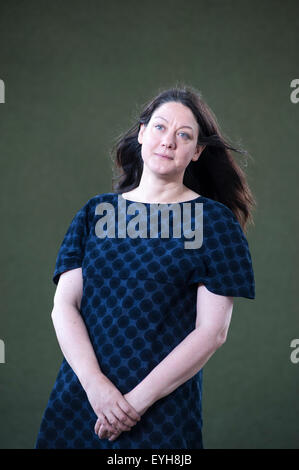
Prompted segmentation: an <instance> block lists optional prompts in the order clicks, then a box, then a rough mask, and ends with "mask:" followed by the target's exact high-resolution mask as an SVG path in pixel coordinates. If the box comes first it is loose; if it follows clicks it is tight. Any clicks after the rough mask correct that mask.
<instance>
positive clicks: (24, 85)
mask: <svg viewBox="0 0 299 470" xmlns="http://www.w3.org/2000/svg"><path fill="white" fill-rule="evenodd" d="M298 18H299V4H298V2H297V1H291V0H286V1H284V2H281V1H279V0H269V1H265V0H258V1H257V0H254V1H253V0H251V1H244V0H241V1H232V0H223V1H221V0H211V1H203V0H196V1H195V0H194V1H190V0H189V1H188V0H186V1H184V2H182V1H181V0H165V1H163V2H161V1H155V0H154V1H151V2H141V1H137V0H133V1H132V0H128V1H126V2H123V1H115V0H111V1H109V2H108V3H107V2H104V1H100V0H98V1H96V0H90V1H87V2H86V1H83V0H81V1H78V0H77V1H73V0H72V1H70V0H63V1H58V0H52V1H51V2H46V1H40V0H38V1H37V0H36V1H35V0H34V1H31V0H29V1H26V2H24V1H16V0H9V1H8V0H6V1H1V5H0V44H1V50H0V79H1V82H0V83H1V87H0V92H1V97H0V158H1V172H0V174H1V184H0V190H1V199H0V204H1V232H0V235H1V284H0V285H1V313H0V315H1V317H0V339H1V354H2V361H0V362H1V363H0V422H1V431H0V447H1V448H3V449H4V448H25V449H30V448H32V447H33V446H34V442H35V439H36V435H37V432H38V429H39V425H40V421H41V418H42V413H43V411H44V409H45V406H46V403H47V400H48V397H49V394H50V391H51V389H52V386H53V384H54V381H55V378H56V375H57V372H58V369H59V366H60V362H61V359H62V353H61V352H60V349H59V346H58V343H57V340H56V336H55V333H54V329H53V326H52V321H51V317H50V313H51V310H52V305H53V303H52V302H53V296H54V292H55V286H54V284H53V283H52V274H53V270H54V265H55V260H56V256H57V253H58V249H59V246H60V243H61V242H62V239H63V237H64V234H65V232H66V229H67V227H68V226H69V223H70V221H71V219H72V217H73V216H74V214H75V213H76V212H77V210H78V209H79V208H80V207H82V206H83V205H84V204H85V202H86V201H87V200H88V199H89V198H91V197H93V196H95V195H96V194H99V193H104V192H111V191H112V186H111V179H112V162H111V160H110V157H109V150H110V148H111V146H112V143H113V142H114V140H115V139H116V137H117V136H118V135H119V134H120V133H121V132H123V131H124V130H126V129H128V128H129V127H130V126H131V124H132V123H133V121H134V118H135V116H136V113H137V112H138V111H139V110H140V109H141V107H142V105H143V104H144V103H145V102H146V101H147V100H148V99H150V98H152V97H153V96H155V95H156V94H157V93H158V92H159V91H160V90H161V89H164V88H168V87H170V86H173V85H176V84H177V83H185V84H187V85H191V86H194V87H195V88H197V89H198V90H200V91H201V93H202V95H203V97H204V99H205V100H206V101H207V103H208V104H209V105H210V107H211V108H212V110H213V111H214V112H215V114H216V116H217V117H218V120H219V123H220V126H221V127H222V130H223V131H224V133H226V134H227V135H228V136H229V137H231V139H232V140H233V141H234V142H235V143H239V144H241V145H243V147H244V148H246V149H247V150H248V152H249V154H250V155H251V158H247V159H246V160H244V159H242V158H240V157H239V156H236V158H237V160H238V161H239V162H240V164H242V165H243V168H244V169H245V171H246V173H247V175H248V181H249V184H250V186H251V188H252V190H253V192H254V195H255V197H256V199H257V209H256V210H255V212H254V218H255V226H254V227H251V228H250V229H249V232H248V234H247V239H248V242H249V246H250V250H251V255H252V260H253V267H254V272H255V281H256V300H248V299H243V298H236V299H235V306H234V312H233V316H232V323H231V327H230V331H229V335H228V339H227V342H226V343H225V345H224V346H223V347H222V348H220V349H219V350H218V351H217V352H216V354H215V355H214V356H213V357H212V358H211V359H210V361H209V362H208V363H207V365H206V366H205V367H204V373H203V435H204V444H205V447H206V448H207V449H216V448H223V449H240V448H247V449H260V448H266V449H275V448H276V449H277V448H284V449H286V448H298V447H299V445H298V443H299V432H298V426H299V425H298V413H299V401H298V389H299V362H298V358H299V353H298V354H296V351H295V346H296V344H299V339H298V338H299V321H298V300H297V292H298V288H297V283H298V249H297V240H298V218H297V214H298V208H297V201H298V182H297V175H298V169H299V160H298V143H299V138H298V116H299V102H298V101H299V92H298V94H296V91H295V89H294V88H292V86H291V84H292V82H293V81H294V80H296V79H297V80H298V79H299V71H298V46H299V37H298V31H299V25H298ZM294 83H295V84H296V83H299V80H298V82H296V81H295V82H293V85H294ZM298 86H299V85H298V84H297V87H298ZM292 92H293V95H291V94H292ZM292 96H293V99H292ZM296 339H298V342H296V341H294V340H296ZM291 344H293V347H291ZM292 351H293V356H291V354H292ZM0 359H1V358H0Z"/></svg>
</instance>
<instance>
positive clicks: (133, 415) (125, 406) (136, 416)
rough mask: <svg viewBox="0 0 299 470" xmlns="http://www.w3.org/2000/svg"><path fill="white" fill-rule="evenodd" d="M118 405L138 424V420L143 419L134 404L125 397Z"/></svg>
mask: <svg viewBox="0 0 299 470" xmlns="http://www.w3.org/2000/svg"><path fill="white" fill-rule="evenodd" d="M118 406H119V407H120V408H121V410H122V411H123V412H124V413H125V414H126V415H127V416H128V417H129V419H130V420H132V421H133V422H134V424H136V422H137V421H140V420H141V416H140V414H139V413H137V411H136V410H135V408H133V406H131V405H130V403H129V402H128V401H127V400H126V399H125V398H124V397H123V399H122V400H121V401H119V403H118Z"/></svg>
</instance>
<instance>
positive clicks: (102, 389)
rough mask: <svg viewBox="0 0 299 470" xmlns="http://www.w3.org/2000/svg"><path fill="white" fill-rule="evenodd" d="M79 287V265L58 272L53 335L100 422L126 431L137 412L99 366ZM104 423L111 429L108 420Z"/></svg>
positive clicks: (81, 287)
mask: <svg viewBox="0 0 299 470" xmlns="http://www.w3.org/2000/svg"><path fill="white" fill-rule="evenodd" d="M82 290H83V280H82V269H81V268H78V269H72V270H70V271H67V272H65V273H63V274H62V275H61V276H60V279H59V282H58V286H57V289H56V292H55V296H54V307H53V310H52V314H51V316H52V320H53V324H54V328H55V332H56V336H57V339H58V342H59V345H60V348H61V350H62V352H63V355H64V357H65V358H66V360H67V362H68V363H69V365H70V366H71V368H72V369H73V371H74V372H75V374H76V375H77V377H78V379H79V381H80V382H81V384H82V387H83V388H84V390H85V392H86V394H87V397H88V399H89V402H90V404H91V406H92V407H93V410H94V411H95V413H96V415H97V416H98V419H99V420H100V422H105V423H107V421H108V423H111V424H112V425H113V426H115V427H116V429H121V430H123V431H127V430H130V426H133V425H135V424H136V422H137V421H139V420H140V415H139V413H137V412H136V410H135V409H134V408H133V406H131V405H130V404H129V403H128V402H127V400H126V399H125V398H124V397H123V395H122V394H121V393H120V391H119V390H118V389H117V388H116V387H115V386H114V384H113V383H112V382H111V381H110V380H109V379H108V377H106V376H105V375H104V374H103V373H102V371H101V369H100V365H99V363H98V360H97V357H96V355H95V352H94V350H93V347H92V344H91V341H90V338H89V335H88V331H87V329H86V326H85V323H84V321H83V318H82V316H81V314H80V306H81V299H82ZM107 427H108V428H109V429H110V430H111V431H112V430H113V428H112V427H111V426H109V424H107Z"/></svg>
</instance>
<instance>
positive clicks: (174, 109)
mask: <svg viewBox="0 0 299 470" xmlns="http://www.w3.org/2000/svg"><path fill="white" fill-rule="evenodd" d="M158 116H161V117H164V118H165V119H167V120H168V121H169V122H171V121H174V122H177V123H180V124H182V125H184V124H186V125H189V126H190V125H191V126H192V127H193V128H196V127H197V121H196V118H195V116H194V114H193V112H192V111H191V109H190V108H188V106H185V105H184V104H182V103H177V102H173V101H171V102H169V103H163V104H162V105H161V106H159V107H158V108H157V109H155V111H154V112H153V114H152V117H151V119H154V118H156V117H158ZM183 121H184V122H183Z"/></svg>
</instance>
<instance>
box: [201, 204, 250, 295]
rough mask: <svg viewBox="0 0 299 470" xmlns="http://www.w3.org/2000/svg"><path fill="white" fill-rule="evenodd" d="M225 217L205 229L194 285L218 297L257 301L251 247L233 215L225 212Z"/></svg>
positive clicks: (214, 220) (208, 224) (226, 209)
mask: <svg viewBox="0 0 299 470" xmlns="http://www.w3.org/2000/svg"><path fill="white" fill-rule="evenodd" d="M222 214H223V217H221V218H220V219H219V218H216V219H212V221H210V223H207V222H206V223H207V229H206V230H205V227H204V231H203V233H204V239H203V250H201V259H200V263H198V268H195V270H194V272H193V275H192V282H198V283H203V284H204V285H205V286H206V288H207V289H208V290H210V291H211V292H213V293H214V294H218V295H225V296H231V297H246V298H248V299H254V298H255V281H254V273H253V266H252V259H251V255H250V251H249V244H248V241H247V239H246V237H245V235H244V232H243V230H242V228H241V226H240V224H239V222H238V220H237V218H236V217H235V215H234V214H233V212H232V211H231V210H230V209H228V208H225V210H224V211H223V212H222Z"/></svg>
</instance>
